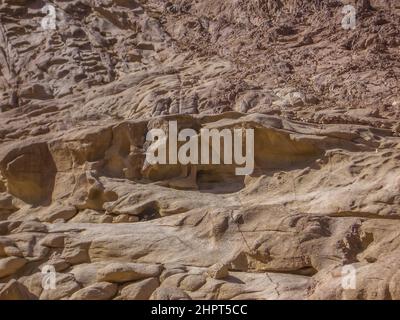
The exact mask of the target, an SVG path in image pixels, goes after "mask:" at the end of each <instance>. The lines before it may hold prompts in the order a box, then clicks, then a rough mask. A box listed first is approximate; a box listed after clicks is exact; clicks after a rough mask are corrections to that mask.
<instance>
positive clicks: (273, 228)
mask: <svg viewBox="0 0 400 320" xmlns="http://www.w3.org/2000/svg"><path fill="white" fill-rule="evenodd" d="M47 3H48V4H52V5H53V6H54V7H55V8H56V10H57V11H56V12H57V29H56V30H43V29H42V27H41V20H42V19H43V18H44V16H45V15H46V14H45V13H42V11H41V9H42V7H43V6H44V5H45V4H46V3H45V2H43V1H41V0H18V1H15V0H12V1H11V0H2V1H0V43H1V45H0V67H1V69H0V93H1V95H0V108H1V113H0V299H149V298H150V299H399V298H400V286H399V284H398V282H399V281H398V280H399V279H400V273H399V271H398V270H399V266H400V251H399V250H400V237H399V234H400V233H399V225H398V224H399V222H400V220H399V219H400V195H399V194H400V192H399V191H400V138H399V133H400V126H399V119H400V109H399V108H400V92H399V90H400V89H399V88H400V86H399V84H400V83H399V76H400V57H399V52H400V51H399V48H400V37H399V34H400V30H399V29H400V4H399V3H398V2H397V1H384V0H382V1H379V0H375V1H374V0H371V1H353V2H351V1H347V2H345V3H351V4H353V5H354V6H355V7H356V8H357V26H356V28H355V29H354V30H344V29H343V28H342V26H341V20H342V19H343V13H342V8H343V6H344V4H345V3H343V2H342V1H336V0H331V1H328V0H325V1H324V0H313V1H302V0H280V1H272V0H252V1H249V0H247V1H241V0H232V1H210V0H203V1H198V2H197V1H178V0H174V1H169V2H166V1H159V0H147V1H145V0H140V1H130V0H86V1H84V0H80V1H77V0H75V1H68V0H63V1H61V0H59V1H49V2H47ZM171 120H176V121H177V122H178V126H179V128H193V129H195V130H196V131H197V132H199V131H200V129H201V128H216V129H223V128H236V129H238V128H242V129H244V128H253V129H254V130H255V164H256V169H255V171H254V172H253V174H251V175H248V176H245V177H241V176H236V175H235V174H234V170H233V166H232V165H196V166H194V165H192V166H190V165H188V166H182V165H164V166H163V165H154V166H148V165H145V162H144V159H145V154H146V151H147V149H148V147H149V143H148V142H146V141H145V137H146V134H147V132H149V130H151V129H153V128H167V126H168V121H171ZM398 251H399V252H398ZM49 265H50V266H53V267H54V269H55V270H56V272H57V274H56V285H57V289H56V290H52V289H51V288H46V286H43V281H44V278H45V275H44V274H43V273H42V270H43V267H45V268H47V267H48V266H49ZM343 266H347V267H348V266H351V267H353V268H354V270H355V271H356V286H355V288H352V289H348V288H345V287H344V286H343V285H342V282H343V281H342V280H343V277H342V276H341V275H342V273H343V272H342V271H343ZM44 287H45V288H44Z"/></svg>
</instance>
